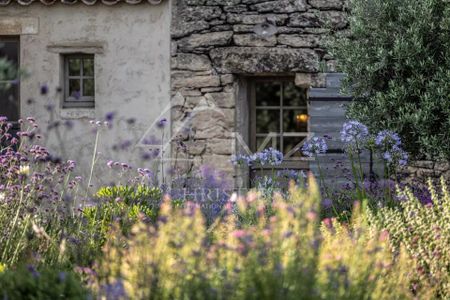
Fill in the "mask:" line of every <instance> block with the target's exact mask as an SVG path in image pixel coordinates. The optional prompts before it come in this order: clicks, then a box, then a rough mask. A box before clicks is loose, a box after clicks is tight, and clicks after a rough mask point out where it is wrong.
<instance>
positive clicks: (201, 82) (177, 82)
mask: <svg viewBox="0 0 450 300" xmlns="http://www.w3.org/2000/svg"><path fill="white" fill-rule="evenodd" d="M214 86H220V77H219V76H214V75H211V76H191V77H185V76H172V88H174V89H177V88H183V87H185V88H202V87H214Z"/></svg>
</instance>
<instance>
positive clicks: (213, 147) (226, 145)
mask: <svg viewBox="0 0 450 300" xmlns="http://www.w3.org/2000/svg"><path fill="white" fill-rule="evenodd" d="M233 146H234V144H233V140H232V139H211V140H209V141H208V145H207V148H208V149H209V151H210V152H211V153H213V154H222V155H231V154H232V153H233V150H234V148H233Z"/></svg>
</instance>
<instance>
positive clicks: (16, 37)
mask: <svg viewBox="0 0 450 300" xmlns="http://www.w3.org/2000/svg"><path fill="white" fill-rule="evenodd" d="M3 41H6V42H8V41H9V42H11V41H12V42H16V43H17V69H18V70H19V69H20V59H21V56H20V49H21V44H20V35H7V36H5V35H0V43H1V42H3ZM6 82H11V80H7V81H6ZM14 84H16V85H17V95H16V97H17V110H18V111H17V116H18V119H20V115H21V100H20V81H18V82H15V83H14ZM11 123H12V124H13V125H14V129H16V130H17V129H18V128H19V127H20V126H19V123H18V120H11Z"/></svg>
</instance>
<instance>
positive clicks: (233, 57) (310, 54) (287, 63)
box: [210, 47, 319, 73]
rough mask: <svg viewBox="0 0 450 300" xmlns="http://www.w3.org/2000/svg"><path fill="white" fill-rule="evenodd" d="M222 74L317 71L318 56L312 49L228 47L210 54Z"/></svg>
mask: <svg viewBox="0 0 450 300" xmlns="http://www.w3.org/2000/svg"><path fill="white" fill-rule="evenodd" d="M210 57H211V58H212V61H213V65H214V66H215V67H216V68H217V70H218V71H219V72H221V73H282V72H299V73H300V72H305V73H311V72H317V71H318V70H319V57H318V55H317V53H316V52H314V51H313V50H310V49H287V48H265V47H226V48H215V49H212V50H211V51H210Z"/></svg>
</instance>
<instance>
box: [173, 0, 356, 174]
mask: <svg viewBox="0 0 450 300" xmlns="http://www.w3.org/2000/svg"><path fill="white" fill-rule="evenodd" d="M173 6H174V7H173V10H172V47H171V55H172V68H171V70H172V71H171V74H172V76H171V77H172V78H171V79H172V130H173V137H174V139H181V140H184V142H185V144H186V146H187V154H177V155H181V156H182V157H183V158H189V159H192V160H193V161H192V162H191V163H187V164H184V165H183V166H184V167H183V168H185V169H192V168H196V167H198V166H200V165H202V164H210V165H212V166H214V167H216V168H219V169H222V170H225V171H227V172H229V173H232V172H233V167H232V165H231V164H230V162H229V161H230V155H231V154H232V152H233V149H234V144H233V143H234V137H233V132H234V131H236V130H238V128H236V124H238V123H240V122H244V123H245V122H246V120H237V119H236V117H235V116H240V118H242V117H241V116H242V115H244V116H243V117H244V118H245V117H246V116H245V115H246V114H242V113H237V112H236V107H238V106H239V105H237V101H245V99H244V100H242V99H241V98H238V94H239V87H240V84H238V81H240V80H241V79H242V77H243V76H244V75H277V74H280V75H293V76H294V75H297V76H296V83H297V85H299V86H303V87H304V86H308V87H318V88H321V87H325V86H326V76H324V74H323V73H320V72H334V71H335V61H333V59H332V58H331V57H330V56H329V55H328V54H327V52H326V50H325V42H326V40H327V36H328V33H329V32H330V30H332V31H336V30H344V29H345V28H346V27H347V21H346V15H345V12H344V0H278V1H268V0H177V1H174V3H173ZM267 21H268V22H269V23H271V24H273V25H275V26H276V34H274V35H271V36H268V37H266V38H263V37H261V36H260V35H257V34H256V33H255V26H257V25H258V24H262V23H264V22H267ZM238 99H239V100H238ZM247 121H248V120H247ZM173 149H175V150H174V151H176V149H177V147H176V146H174V147H173ZM178 157H179V156H178ZM180 166H181V165H178V167H180Z"/></svg>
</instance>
